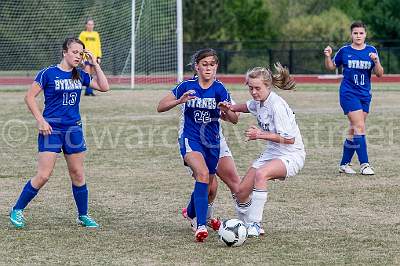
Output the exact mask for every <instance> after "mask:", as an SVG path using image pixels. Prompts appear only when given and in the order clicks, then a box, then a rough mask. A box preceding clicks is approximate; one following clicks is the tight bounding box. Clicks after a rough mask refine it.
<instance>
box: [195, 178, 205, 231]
mask: <svg viewBox="0 0 400 266" xmlns="http://www.w3.org/2000/svg"><path fill="white" fill-rule="evenodd" d="M193 194H194V206H195V209H196V217H197V226H200V225H206V223H207V221H206V220H207V209H208V184H206V183H201V182H197V181H196V184H195V185H194V192H193Z"/></svg>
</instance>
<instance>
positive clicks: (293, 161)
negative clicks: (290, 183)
mask: <svg viewBox="0 0 400 266" xmlns="http://www.w3.org/2000/svg"><path fill="white" fill-rule="evenodd" d="M273 159H280V160H281V161H282V162H283V163H284V164H285V166H286V177H293V176H295V175H296V174H298V173H299V172H300V170H301V169H303V166H304V161H305V159H306V154H305V153H293V154H286V155H281V156H276V155H275V156H273V155H271V154H268V153H263V154H261V156H260V157H259V158H258V159H257V160H255V161H254V162H253V165H252V167H253V168H255V169H258V168H260V167H261V166H263V165H264V164H265V163H266V162H268V161H271V160H273Z"/></svg>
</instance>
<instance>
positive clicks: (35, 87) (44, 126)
mask: <svg viewBox="0 0 400 266" xmlns="http://www.w3.org/2000/svg"><path fill="white" fill-rule="evenodd" d="M41 91H42V88H41V87H40V85H39V84H38V83H37V82H36V81H34V82H33V83H32V86H31V87H30V88H29V89H28V91H27V92H26V94H25V98H24V100H25V103H26V105H27V106H28V109H29V110H30V111H31V113H32V115H33V117H35V119H36V121H37V125H38V128H39V132H40V133H41V134H43V135H50V134H51V132H52V128H51V126H50V125H49V123H47V121H46V120H45V119H44V117H43V115H42V112H41V111H40V109H39V106H38V104H37V102H36V96H38V95H39V93H40V92H41Z"/></svg>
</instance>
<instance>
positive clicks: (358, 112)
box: [324, 21, 383, 175]
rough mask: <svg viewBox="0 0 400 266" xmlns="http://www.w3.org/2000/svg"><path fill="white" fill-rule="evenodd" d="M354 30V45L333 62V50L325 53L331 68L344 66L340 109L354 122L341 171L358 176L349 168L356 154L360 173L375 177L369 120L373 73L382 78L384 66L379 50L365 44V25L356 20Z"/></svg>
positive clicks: (345, 47) (327, 49) (339, 52)
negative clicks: (368, 147)
mask: <svg viewBox="0 0 400 266" xmlns="http://www.w3.org/2000/svg"><path fill="white" fill-rule="evenodd" d="M350 31H351V40H352V43H351V44H350V45H345V46H343V47H341V48H340V49H339V51H338V52H337V53H336V55H335V56H334V57H333V59H332V58H331V56H332V48H331V47H330V46H327V47H326V48H325V50H324V54H325V67H326V68H327V69H329V70H334V69H336V68H337V67H340V66H342V67H343V80H342V83H341V84H340V91H339V99H340V106H341V107H342V109H343V112H344V114H345V115H347V117H348V119H349V121H350V128H349V132H348V137H347V138H346V140H345V142H344V144H343V157H342V161H341V162H340V166H339V172H341V173H346V174H355V173H356V172H355V171H354V170H353V169H352V168H351V167H350V165H349V164H350V162H351V158H352V157H353V154H354V152H356V153H357V155H358V160H359V161H360V165H361V168H360V173H361V174H363V175H373V174H374V170H373V169H372V167H371V166H370V164H369V160H368V153H367V143H366V138H365V133H366V130H365V121H366V119H367V115H368V113H369V105H370V103H371V97H372V95H371V73H372V71H373V72H374V73H375V75H376V76H378V77H382V76H383V67H382V65H381V63H380V61H379V56H378V52H377V50H376V49H375V47H373V46H371V45H368V44H366V43H365V38H366V37H367V32H366V26H365V24H364V23H362V22H360V21H356V22H354V23H353V24H351V26H350Z"/></svg>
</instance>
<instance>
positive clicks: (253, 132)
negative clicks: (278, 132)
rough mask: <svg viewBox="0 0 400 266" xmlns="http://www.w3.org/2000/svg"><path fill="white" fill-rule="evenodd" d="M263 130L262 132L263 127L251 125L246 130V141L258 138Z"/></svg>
mask: <svg viewBox="0 0 400 266" xmlns="http://www.w3.org/2000/svg"><path fill="white" fill-rule="evenodd" d="M261 132H262V131H261V129H259V128H258V127H256V126H250V127H249V128H248V129H247V130H246V132H245V135H246V141H249V140H256V139H258V137H259V136H260V134H261Z"/></svg>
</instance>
